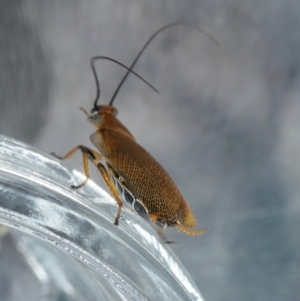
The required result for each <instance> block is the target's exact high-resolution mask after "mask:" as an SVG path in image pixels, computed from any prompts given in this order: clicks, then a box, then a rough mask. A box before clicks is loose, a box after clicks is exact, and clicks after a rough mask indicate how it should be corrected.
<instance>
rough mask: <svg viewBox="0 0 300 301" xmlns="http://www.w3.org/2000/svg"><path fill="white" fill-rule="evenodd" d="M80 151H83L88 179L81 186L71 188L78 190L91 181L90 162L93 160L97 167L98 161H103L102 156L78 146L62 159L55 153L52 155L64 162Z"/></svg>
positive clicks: (85, 172) (84, 168) (85, 173)
mask: <svg viewBox="0 0 300 301" xmlns="http://www.w3.org/2000/svg"><path fill="white" fill-rule="evenodd" d="M78 150H81V152H82V159H83V170H84V175H85V176H86V179H85V180H84V181H83V182H82V183H81V184H79V185H72V186H71V188H72V189H78V188H80V187H82V186H84V185H85V184H86V182H87V180H88V179H89V177H90V171H89V162H88V160H91V161H92V162H93V163H94V164H95V165H96V166H97V164H98V161H100V160H101V158H102V156H101V155H100V154H98V153H96V152H94V151H93V150H91V149H89V148H87V147H85V146H83V145H78V146H76V147H74V148H73V149H71V150H70V151H69V152H68V153H67V154H66V155H64V156H62V157H61V156H58V155H56V154H55V153H51V154H52V155H53V156H54V157H56V158H58V159H60V160H64V159H67V158H70V157H71V156H73V155H74V154H75V153H76V152H77V151H78Z"/></svg>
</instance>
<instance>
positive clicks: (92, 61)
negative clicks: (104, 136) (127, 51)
mask: <svg viewBox="0 0 300 301" xmlns="http://www.w3.org/2000/svg"><path fill="white" fill-rule="evenodd" d="M98 60H108V61H112V62H114V63H116V64H118V65H120V66H122V67H123V68H125V69H126V70H127V72H131V73H133V74H134V75H135V76H137V77H138V78H139V79H141V80H142V81H143V82H144V83H146V84H147V85H148V86H149V87H150V88H151V89H153V90H154V91H155V92H156V93H158V94H159V91H158V90H157V89H155V88H154V87H153V86H152V85H151V84H150V83H149V82H147V81H146V80H145V79H144V78H142V77H141V76H140V75H138V74H137V73H135V72H134V71H133V70H131V69H130V68H128V67H127V66H125V65H124V64H122V63H120V62H119V61H117V60H114V59H112V58H110V57H107V56H94V57H92V58H91V59H90V64H91V68H92V71H93V74H94V78H95V82H96V89H97V94H96V98H95V101H94V107H93V109H92V111H91V113H93V112H96V111H98V109H99V106H98V105H97V102H98V100H99V99H100V82H99V79H98V75H97V72H96V67H95V62H96V61H98Z"/></svg>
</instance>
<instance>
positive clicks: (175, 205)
mask: <svg viewBox="0 0 300 301" xmlns="http://www.w3.org/2000/svg"><path fill="white" fill-rule="evenodd" d="M176 25H187V26H190V27H192V26H191V25H189V24H186V23H172V24H169V25H166V26H164V27H162V28H160V29H159V30H158V31H156V32H155V33H154V34H153V35H152V36H151V37H150V39H149V40H148V41H147V43H146V44H145V45H144V47H143V48H142V49H141V50H140V52H139V54H138V55H137V57H136V58H135V60H134V61H133V63H132V64H131V66H130V67H129V68H128V67H126V66H125V65H123V64H121V63H119V62H117V61H115V60H113V59H111V58H108V57H104V56H96V57H93V58H91V60H90V64H91V68H92V71H93V74H94V77H95V82H96V87H97V95H96V99H95V101H94V106H93V108H92V110H91V115H89V114H88V113H87V111H86V110H84V109H83V108H81V110H82V111H83V112H84V114H85V115H86V116H87V118H88V121H89V122H91V123H92V124H93V125H94V126H95V127H96V128H97V130H96V132H94V133H93V134H92V135H91V136H90V139H91V142H92V143H93V144H94V146H95V147H96V148H97V149H98V151H99V152H96V151H94V150H92V149H90V148H88V147H85V146H83V145H78V146H76V147H74V148H73V149H72V150H70V151H69V152H68V153H67V154H66V155H65V156H62V157H60V156H57V155H55V154H54V153H53V155H54V156H56V157H57V158H59V159H61V160H63V159H67V158H69V157H71V156H72V155H73V154H74V153H75V152H76V151H78V150H81V152H82V156H83V168H84V174H85V176H86V179H85V180H84V181H83V182H82V183H81V184H79V185H76V186H75V185H72V186H71V187H72V188H73V189H78V188H80V187H82V186H84V185H85V184H86V182H87V180H88V179H89V177H90V174H89V165H88V160H90V161H91V162H92V163H93V164H94V165H95V166H96V168H97V169H98V170H99V172H100V173H101V175H102V177H103V179H104V181H105V182H106V184H107V186H108V187H109V190H110V191H111V193H112V195H113V197H114V199H115V200H116V202H117V205H118V211H117V215H116V218H115V221H114V224H115V225H118V224H119V218H120V215H121V209H122V206H123V201H125V202H126V203H128V204H129V205H130V206H131V208H132V209H133V210H134V211H136V212H137V213H138V214H139V215H140V216H142V217H143V218H144V219H146V220H148V221H151V222H153V223H154V224H155V225H156V226H158V227H159V228H158V233H160V235H162V230H163V229H164V228H166V227H176V228H177V229H179V230H180V231H181V232H183V233H185V234H188V235H200V234H203V233H204V232H206V231H207V228H204V229H201V230H191V229H189V228H193V227H195V226H196V223H197V221H196V218H195V216H194V214H193V212H192V211H191V209H190V207H189V206H188V204H187V203H186V201H185V200H184V198H183V196H182V194H181V193H180V191H179V189H178V188H177V186H176V184H175V183H174V182H173V180H172V179H171V177H170V176H169V175H168V173H167V172H166V171H165V169H164V168H163V167H162V166H161V165H160V164H159V163H158V162H157V161H156V160H155V159H154V158H153V157H152V156H151V155H150V154H149V153H148V152H147V151H146V150H145V149H144V148H143V147H142V146H140V145H139V144H138V143H137V142H136V140H135V138H134V137H133V135H132V134H131V133H130V132H129V130H128V129H127V128H126V127H125V126H124V125H123V124H122V123H121V122H120V121H119V120H118V119H117V118H116V115H117V112H118V111H117V109H116V108H115V107H113V102H114V100H115V98H116V96H117V94H118V92H119V90H120V88H121V86H122V85H123V83H124V82H125V80H126V78H127V77H128V75H129V73H133V74H134V75H136V76H138V77H139V78H140V79H142V80H143V81H144V82H146V81H145V80H144V79H143V78H141V77H140V76H139V75H138V74H136V73H135V72H134V71H133V70H132V69H133V67H134V66H135V64H136V62H137V61H138V59H139V58H140V56H141V55H142V53H143V52H144V50H145V49H146V47H147V46H148V45H149V43H150V42H151V41H152V40H153V39H154V38H155V37H156V36H157V35H158V34H159V33H160V32H162V31H163V30H165V29H167V28H169V27H172V26H176ZM201 32H202V33H204V32H203V31H201ZM204 34H205V35H206V36H208V37H209V38H210V39H212V40H213V41H214V42H215V40H214V39H213V38H211V37H210V36H209V35H208V34H206V33H204ZM100 59H108V60H111V61H113V62H115V63H117V64H119V65H121V66H123V67H124V68H126V69H127V72H126V74H125V75H124V77H123V78H122V80H121V82H120V83H119V85H118V87H117V89H116V90H115V92H114V94H113V96H112V98H111V100H110V102H109V104H108V105H99V104H98V101H99V99H100V83H99V80H98V76H97V72H96V68H95V62H96V61H97V60H100ZM146 83H147V84H148V85H150V84H149V83H148V82H146ZM150 86H151V85H150ZM151 87H152V88H153V89H155V88H154V87H153V86H151ZM155 90H156V89H155ZM156 91H157V90H156ZM121 199H123V201H122V200H121Z"/></svg>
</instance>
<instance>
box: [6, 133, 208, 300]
mask: <svg viewBox="0 0 300 301" xmlns="http://www.w3.org/2000/svg"><path fill="white" fill-rule="evenodd" d="M83 179H84V176H83V175H82V174H81V173H79V172H77V171H75V170H73V171H72V170H69V169H68V168H67V167H65V166H64V165H62V164H61V162H60V161H59V160H57V159H55V158H53V157H52V156H50V155H49V154H46V153H43V152H41V151H39V150H36V149H34V148H32V147H31V146H28V145H26V144H24V143H21V142H18V141H16V140H13V139H11V138H7V137H5V136H2V135H0V223H2V224H5V225H7V226H9V227H12V228H16V229H18V230H20V231H22V232H24V233H28V234H30V235H33V236H34V237H35V238H38V239H39V240H41V241H44V242H46V243H48V244H51V245H52V246H54V247H55V248H56V249H59V250H61V251H62V252H65V254H68V256H71V257H75V258H76V259H78V260H79V261H81V262H82V263H83V265H84V266H87V267H88V268H89V269H92V270H93V271H94V272H95V273H96V274H97V275H99V276H101V279H102V280H103V281H105V282H106V284H107V283H109V284H110V285H111V286H113V287H114V288H115V289H116V290H117V291H118V292H119V293H120V294H121V295H122V296H124V299H126V300H127V299H131V300H199V301H203V299H202V297H201V295H200V293H199V291H198V289H197V288H196V286H195V284H194V283H193V281H192V279H191V277H190V276H189V275H188V274H187V272H186V270H185V268H184V267H183V266H182V264H181V263H180V262H179V260H178V259H177V258H176V256H175V255H174V254H173V252H172V250H171V249H170V248H169V247H168V246H166V245H162V244H161V242H160V241H159V238H158V237H157V234H156V232H155V231H154V229H153V228H152V226H151V225H150V224H148V223H147V222H146V221H144V220H143V219H142V218H141V217H139V216H138V215H137V214H135V213H134V212H131V210H128V209H126V208H124V209H122V215H121V218H120V221H119V226H118V227H116V226H114V225H113V221H114V218H115V214H116V211H117V206H116V202H115V201H114V200H113V199H112V198H111V197H110V196H109V195H108V194H107V193H106V192H105V191H103V190H102V189H101V188H100V187H98V186H97V185H96V184H95V183H94V182H93V181H91V180H89V181H88V182H87V184H86V185H85V186H84V187H82V188H80V189H78V190H72V189H71V188H70V186H71V185H72V184H74V183H80V182H81V181H82V180H83Z"/></svg>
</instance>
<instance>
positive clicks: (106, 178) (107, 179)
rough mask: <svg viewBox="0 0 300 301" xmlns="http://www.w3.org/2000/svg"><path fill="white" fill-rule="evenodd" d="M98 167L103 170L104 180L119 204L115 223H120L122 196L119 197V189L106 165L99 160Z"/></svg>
mask: <svg viewBox="0 0 300 301" xmlns="http://www.w3.org/2000/svg"><path fill="white" fill-rule="evenodd" d="M97 168H98V170H99V171H100V172H101V175H102V177H103V179H104V181H105V182H106V184H107V186H108V188H109V190H110V191H111V193H112V195H113V196H114V198H115V200H116V202H117V204H118V206H119V207H118V212H117V216H116V218H115V222H114V224H115V225H116V226H117V225H118V224H119V218H120V216H121V209H122V206H123V202H122V201H121V200H120V198H119V191H118V190H117V188H116V186H115V185H114V183H113V182H112V181H111V179H110V177H109V175H108V173H107V170H106V168H105V166H104V165H103V164H102V163H100V162H98V164H97Z"/></svg>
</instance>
